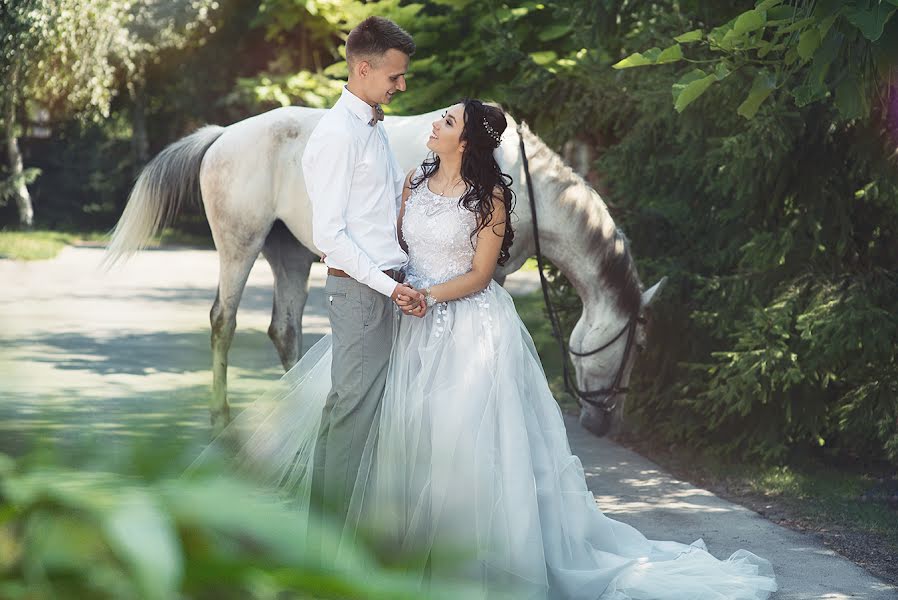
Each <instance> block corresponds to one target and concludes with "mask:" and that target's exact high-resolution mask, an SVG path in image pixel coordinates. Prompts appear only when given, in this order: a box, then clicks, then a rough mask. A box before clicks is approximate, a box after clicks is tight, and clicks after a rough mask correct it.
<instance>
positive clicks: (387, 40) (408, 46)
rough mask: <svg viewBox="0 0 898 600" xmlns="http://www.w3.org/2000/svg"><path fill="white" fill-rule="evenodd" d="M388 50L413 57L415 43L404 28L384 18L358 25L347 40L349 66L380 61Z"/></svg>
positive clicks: (369, 18) (376, 18) (374, 18)
mask: <svg viewBox="0 0 898 600" xmlns="http://www.w3.org/2000/svg"><path fill="white" fill-rule="evenodd" d="M387 50H399V51H400V52H403V53H405V54H407V55H408V56H411V55H412V54H414V53H415V41H414V40H413V39H412V36H410V35H409V34H408V33H407V32H406V31H405V30H404V29H403V28H402V27H400V26H399V25H397V24H396V23H394V22H393V21H391V20H389V19H385V18H383V17H368V18H367V19H365V20H364V21H362V22H361V23H359V24H358V25H356V26H355V27H354V28H353V30H352V31H350V32H349V37H348V38H347V39H346V60H347V62H349V64H355V62H356V61H358V60H365V59H369V60H370V59H374V60H377V59H380V58H381V57H382V56H383V55H384V54H386V53H387Z"/></svg>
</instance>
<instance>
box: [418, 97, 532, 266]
mask: <svg viewBox="0 0 898 600" xmlns="http://www.w3.org/2000/svg"><path fill="white" fill-rule="evenodd" d="M459 102H460V103H461V104H463V105H464V107H465V123H464V126H463V128H462V132H461V136H460V138H459V139H460V140H461V141H464V142H467V144H466V145H465V150H464V152H463V153H462V157H461V176H462V179H463V180H464V181H465V183H466V184H467V188H468V189H467V191H466V192H465V193H464V195H462V197H461V198H459V199H458V204H459V206H464V207H465V208H466V209H467V210H470V211H471V212H473V213H474V214H475V215H477V226H476V227H475V228H474V231H472V232H471V243H472V244H473V243H474V242H473V240H474V238H475V237H477V234H479V233H480V232H481V231H483V229H485V228H486V227H493V231H496V229H495V228H496V227H498V226H500V225H502V224H503V223H504V225H505V235H504V237H503V239H502V249H501V250H500V251H499V260H498V263H499V264H500V265H504V264H505V263H506V262H508V259H509V258H510V256H511V254H510V253H509V249H510V248H511V244H512V242H513V241H514V229H513V228H512V226H511V211H512V210H514V202H515V195H514V192H513V191H511V183H512V179H511V177H510V176H509V175H507V174H505V173H503V172H502V169H500V168H499V163H497V162H496V158H495V157H494V156H493V150H495V149H496V148H497V147H498V146H499V141H498V140H497V139H496V138H497V137H501V135H502V132H503V131H505V128H506V126H507V125H508V123H507V121H506V120H505V113H504V112H503V111H502V109H501V108H498V107H495V106H490V105H489V104H484V103H483V102H481V101H480V100H475V99H473V98H463V99H462V100H460V101H459ZM484 123H486V124H488V125H489V127H490V128H492V132H490V131H488V130H487V128H486V126H484ZM439 168H440V157H439V156H436V155H435V154H433V153H431V154H430V155H428V157H427V158H426V159H425V160H424V162H423V163H422V164H421V169H422V173H420V174H419V175H417V176H415V177H414V178H412V181H411V187H413V188H416V187H418V186H419V185H421V184H422V183H423V182H424V181H425V180H426V179H427V178H428V177H430V176H431V175H433V174H434V173H436V172H437V171H438V170H439ZM496 188H499V190H500V191H501V194H502V203H503V204H504V205H505V221H503V222H499V223H493V222H492V221H493V193H494V191H495V190H496Z"/></svg>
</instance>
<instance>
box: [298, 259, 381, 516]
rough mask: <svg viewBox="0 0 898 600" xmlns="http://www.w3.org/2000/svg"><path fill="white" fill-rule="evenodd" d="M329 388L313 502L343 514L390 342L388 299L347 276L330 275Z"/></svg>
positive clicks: (376, 405)
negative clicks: (330, 359) (331, 356)
mask: <svg viewBox="0 0 898 600" xmlns="http://www.w3.org/2000/svg"><path fill="white" fill-rule="evenodd" d="M324 291H325V293H326V294H327V299H328V307H329V308H328V316H329V318H330V324H331V332H332V333H333V362H332V366H331V391H330V393H329V394H328V397H327V401H326V402H325V405H324V409H323V410H322V414H321V427H320V429H319V430H318V440H317V443H316V445H315V464H314V471H313V474H312V492H313V496H312V497H313V505H314V506H315V508H318V509H324V510H326V511H327V512H330V513H332V514H333V515H334V516H336V517H338V518H339V519H341V520H342V519H345V517H346V514H347V512H348V510H349V500H350V498H351V496H352V489H353V486H354V484H355V480H356V475H357V474H358V470H359V463H360V462H361V458H362V451H363V450H364V448H365V443H366V441H367V440H368V435H369V433H370V432H371V428H372V427H373V426H374V423H375V419H376V417H377V415H378V414H379V412H380V403H381V397H382V395H383V391H384V384H385V382H386V377H387V363H388V362H389V358H390V350H391V348H392V343H393V325H392V312H393V311H392V301H391V300H390V299H389V298H387V297H386V296H384V295H383V294H381V293H379V292H376V291H374V290H372V289H371V288H369V287H368V286H366V285H364V284H361V283H359V282H357V281H355V280H354V279H350V278H349V277H334V276H332V275H328V277H327V283H326V284H325V286H324Z"/></svg>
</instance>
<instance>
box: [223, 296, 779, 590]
mask: <svg viewBox="0 0 898 600" xmlns="http://www.w3.org/2000/svg"><path fill="white" fill-rule="evenodd" d="M393 338H394V339H393V350H392V354H391V357H390V365H389V369H388V375H387V382H386V387H385V390H384V395H383V398H382V401H381V406H380V412H379V417H378V418H377V420H376V421H375V425H374V427H372V429H371V431H370V434H369V436H368V441H367V444H366V447H365V450H364V454H363V458H362V463H361V467H360V469H359V472H358V474H357V476H356V483H355V488H354V491H353V494H352V499H351V501H350V508H349V515H348V518H347V519H346V521H345V525H344V527H343V533H342V536H341V539H340V540H339V541H338V542H337V548H336V551H335V560H336V561H339V560H341V556H345V555H346V554H347V553H348V552H350V551H351V550H350V549H351V548H353V547H354V541H355V538H356V536H357V535H359V534H360V533H361V532H364V534H365V536H366V537H369V536H373V539H376V540H378V544H381V545H383V547H385V548H388V549H389V550H390V551H391V552H393V553H395V555H396V556H397V557H400V558H401V561H402V564H403V565H404V566H405V567H404V568H406V569H407V570H408V571H409V572H410V573H412V574H413V575H414V576H416V577H418V578H419V581H420V582H421V586H422V589H426V588H427V587H428V586H429V585H433V582H436V581H443V580H461V581H465V582H467V583H468V584H470V585H471V586H472V587H471V588H470V589H472V590H473V591H472V592H471V593H470V594H469V596H470V597H476V598H490V599H492V598H509V599H511V598H514V599H534V600H536V599H550V600H555V599H558V600H561V599H565V600H575V599H576V600H580V599H583V600H586V599H589V600H595V599H597V598H602V599H605V600H650V599H651V600H660V599H670V600H674V599H676V600H680V599H684V600H685V599H688V600H723V599H727V600H756V599H762V598H767V597H768V596H769V594H770V593H771V592H773V591H774V590H776V583H775V579H774V576H773V569H772V567H771V565H770V563H769V562H768V561H767V560H765V559H763V558H761V557H759V556H756V555H755V554H753V553H751V552H749V551H747V550H739V551H737V552H735V553H733V554H732V555H731V556H730V557H729V558H727V559H725V560H718V559H716V558H715V557H713V556H712V555H711V554H709V553H708V551H707V549H706V547H705V545H704V543H703V541H702V540H701V539H698V540H696V541H694V542H693V543H691V544H684V543H679V542H674V541H659V540H649V539H647V538H646V537H645V536H643V535H642V534H641V533H640V532H639V531H637V530H636V529H634V528H633V527H631V526H629V525H627V524H625V523H622V522H620V521H615V520H614V519H611V518H609V517H606V516H605V515H604V514H603V513H602V512H601V511H600V510H599V508H598V506H597V505H596V502H595V499H594V497H593V495H592V493H591V492H590V491H589V490H588V489H587V486H586V479H585V477H584V473H583V468H582V465H581V463H580V460H579V459H578V458H577V457H576V456H574V455H572V454H571V450H570V446H569V444H568V439H567V433H566V431H565V427H564V420H563V418H562V414H561V411H560V409H559V407H558V404H557V403H556V402H555V399H554V398H553V396H552V394H551V392H550V390H549V387H548V384H547V382H546V377H545V374H544V373H543V370H542V366H541V364H540V361H539V357H538V355H537V353H536V348H535V347H534V345H533V341H532V339H531V337H530V335H529V333H528V332H527V330H526V328H525V327H524V324H523V323H522V322H521V320H520V318H519V317H518V314H517V312H516V310H515V307H514V303H513V301H512V299H511V297H510V296H509V295H508V293H507V292H506V291H505V290H504V289H503V288H502V287H501V286H499V285H497V284H495V283H491V284H490V285H489V287H487V288H486V289H485V290H484V291H483V292H480V293H478V294H475V295H474V296H471V297H469V298H465V299H462V300H458V301H454V302H448V303H444V304H438V305H436V306H435V307H434V308H433V309H432V310H431V311H430V312H429V313H428V314H427V315H426V316H425V317H424V318H423V319H418V318H414V317H409V316H403V315H400V314H399V313H398V312H397V314H396V318H395V324H394V335H393ZM330 348H331V344H330V338H329V336H328V337H325V338H322V340H320V341H319V342H318V343H317V344H316V345H315V346H314V347H313V348H312V349H311V350H309V352H307V353H306V355H305V356H304V357H303V359H302V360H301V361H300V362H299V363H298V364H297V365H296V366H295V367H294V368H293V369H291V370H290V371H289V372H288V373H287V374H286V375H285V376H284V377H283V378H282V379H281V381H280V382H279V383H278V386H277V387H276V389H274V390H272V391H270V392H269V393H268V394H266V396H264V397H263V398H261V399H260V400H259V401H257V402H255V403H254V404H253V405H251V406H250V407H249V408H247V409H246V410H244V411H243V412H242V413H241V415H240V416H239V417H238V419H237V420H236V421H235V423H234V425H233V426H232V427H231V428H230V432H229V433H230V439H231V440H235V439H236V440H238V455H239V460H240V463H241V464H242V465H243V466H245V467H246V468H250V469H253V470H255V471H257V472H262V471H264V472H265V473H266V475H267V482H268V483H270V484H271V485H273V486H277V487H278V488H279V489H280V490H281V491H282V493H283V494H285V495H286V497H289V498H290V499H291V501H292V502H295V503H296V504H297V506H298V507H299V508H300V509H301V510H304V509H307V508H308V504H309V483H310V480H311V471H312V464H313V457H314V451H315V448H314V442H315V437H316V434H317V430H318V426H319V425H320V421H321V409H322V407H323V406H324V403H325V400H326V397H327V393H328V390H329V387H330V356H331V354H330V352H331V350H330ZM690 533H691V532H685V531H684V532H683V535H684V536H689V535H690Z"/></svg>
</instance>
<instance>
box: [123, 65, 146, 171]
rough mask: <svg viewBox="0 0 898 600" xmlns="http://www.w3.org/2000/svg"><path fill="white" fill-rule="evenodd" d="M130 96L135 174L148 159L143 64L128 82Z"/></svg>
mask: <svg viewBox="0 0 898 600" xmlns="http://www.w3.org/2000/svg"><path fill="white" fill-rule="evenodd" d="M128 94H129V95H130V96H131V102H132V106H131V129H132V132H131V133H132V135H131V149H132V152H133V154H134V171H135V174H137V173H138V172H139V171H140V170H141V169H142V168H143V166H144V165H145V164H146V163H147V161H148V160H149V159H150V141H149V138H148V137H147V82H146V75H145V71H144V68H143V65H141V66H139V67H138V68H137V70H136V71H135V73H134V76H133V77H132V79H131V81H129V82H128Z"/></svg>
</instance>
